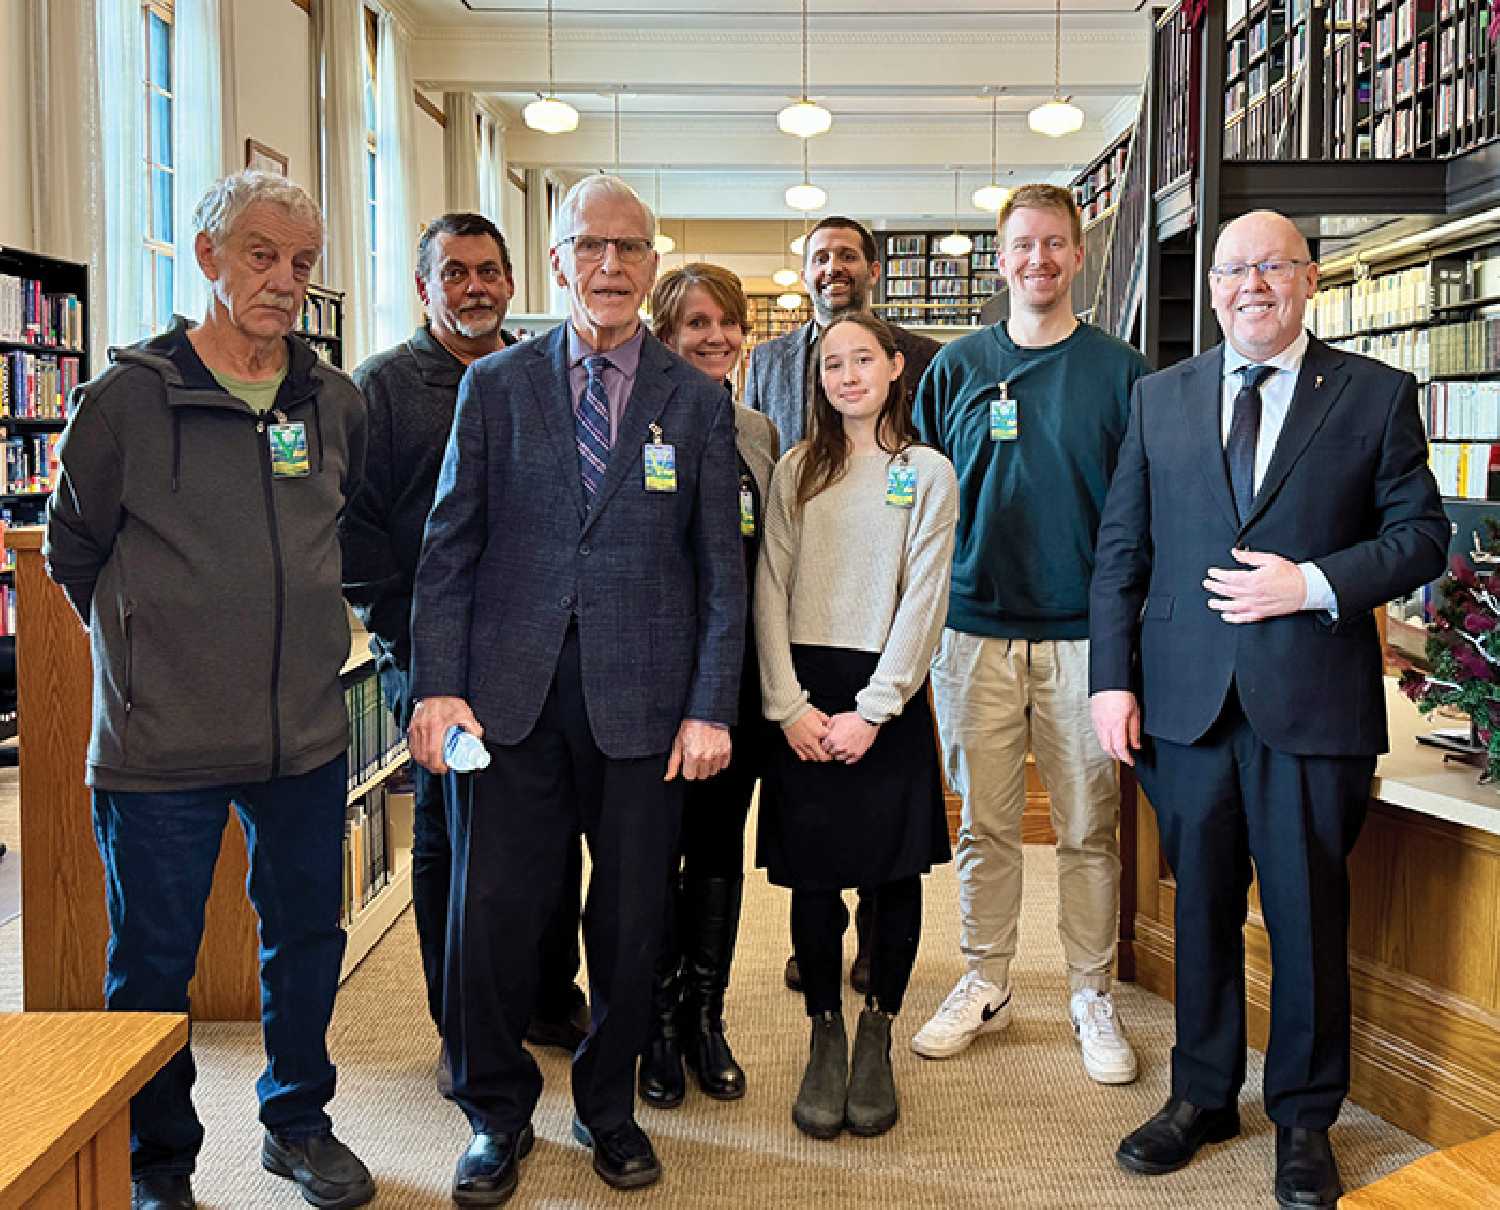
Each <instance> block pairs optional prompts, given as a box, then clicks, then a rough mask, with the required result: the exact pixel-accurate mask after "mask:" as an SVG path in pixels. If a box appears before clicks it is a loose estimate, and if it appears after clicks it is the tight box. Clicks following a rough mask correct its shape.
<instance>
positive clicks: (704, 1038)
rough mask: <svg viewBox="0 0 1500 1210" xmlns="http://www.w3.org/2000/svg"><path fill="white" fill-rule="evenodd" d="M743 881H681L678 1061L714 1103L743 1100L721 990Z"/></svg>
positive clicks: (731, 954)
mask: <svg viewBox="0 0 1500 1210" xmlns="http://www.w3.org/2000/svg"><path fill="white" fill-rule="evenodd" d="M744 884H745V880H744V879H743V878H687V879H684V880H683V915H682V918H681V921H680V925H681V928H682V932H683V942H684V944H683V947H682V948H683V953H684V958H685V961H684V966H683V977H684V980H685V981H686V983H687V989H686V991H685V993H684V995H683V1002H682V1030H683V1035H684V1037H685V1044H684V1047H683V1057H684V1058H685V1059H686V1060H687V1065H688V1068H689V1070H691V1071H692V1073H693V1074H694V1075H695V1076H697V1077H698V1087H699V1088H701V1089H703V1091H704V1093H705V1094H706V1095H708V1096H711V1097H713V1098H714V1099H715V1100H719V1101H735V1100H738V1099H739V1098H740V1097H742V1096H744V1095H745V1072H744V1069H743V1068H741V1067H740V1065H739V1064H738V1063H736V1062H735V1061H734V1052H733V1051H732V1050H730V1049H729V1041H728V1039H727V1038H725V1037H724V990H725V988H727V987H728V986H729V966H730V963H731V962H733V961H734V941H735V937H736V935H737V934H738V933H739V928H740V899H741V895H742V892H743V889H744Z"/></svg>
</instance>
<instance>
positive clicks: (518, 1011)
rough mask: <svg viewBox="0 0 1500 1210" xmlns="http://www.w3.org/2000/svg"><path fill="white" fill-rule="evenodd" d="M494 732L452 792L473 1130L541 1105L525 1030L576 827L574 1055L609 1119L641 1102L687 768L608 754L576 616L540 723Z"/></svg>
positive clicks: (460, 1012)
mask: <svg viewBox="0 0 1500 1210" xmlns="http://www.w3.org/2000/svg"><path fill="white" fill-rule="evenodd" d="M486 746H487V747H488V749H489V753H490V758H491V763H490V766H489V768H488V769H485V770H484V771H483V772H481V773H478V774H474V775H471V776H470V777H469V778H468V779H467V783H468V784H467V785H463V786H461V787H460V792H459V793H456V794H454V795H452V796H451V798H450V804H449V818H448V824H449V835H450V836H451V838H452V842H453V888H452V896H451V899H450V903H449V913H448V946H447V966H446V978H445V981H444V990H443V1037H444V1040H445V1041H446V1043H447V1047H448V1055H449V1059H450V1062H451V1065H452V1069H453V1092H452V1094H451V1095H452V1099H453V1100H454V1101H455V1102H457V1104H458V1105H459V1106H460V1108H462V1109H463V1111H464V1113H465V1114H466V1115H467V1116H468V1119H469V1122H470V1124H471V1125H472V1126H473V1128H474V1129H475V1130H487V1131H493V1132H503V1133H512V1134H513V1133H514V1132H516V1131H518V1130H520V1129H521V1127H522V1126H524V1125H525V1124H526V1123H527V1122H529V1121H530V1120H531V1114H532V1110H533V1109H534V1108H535V1107H536V1102H537V1098H538V1097H539V1096H540V1095H541V1090H542V1076H541V1072H540V1071H539V1070H538V1068H537V1065H536V1062H535V1060H533V1059H532V1057H531V1055H530V1054H529V1053H528V1052H527V1051H526V1049H525V1048H524V1046H523V1045H522V1040H523V1038H524V1036H525V1032H526V1024H527V1021H528V1020H529V1019H530V1017H531V1013H532V1007H533V1003H534V1001H535V998H536V992H537V974H538V951H539V946H540V942H541V939H542V937H543V936H544V935H545V933H546V929H547V923H548V921H549V919H550V918H551V916H552V914H553V913H554V911H555V910H556V907H557V903H558V900H559V898H560V896H561V895H562V894H563V893H564V891H565V889H566V883H567V879H568V868H569V859H568V852H569V846H570V845H572V844H573V843H574V842H575V841H576V838H577V837H578V835H579V834H580V833H582V834H583V835H584V836H585V837H586V838H587V840H588V846H589V858H590V861H591V862H592V870H591V874H590V879H589V886H588V897H587V901H586V903H585V906H584V911H583V942H584V950H585V953H586V954H587V956H588V964H589V987H590V992H591V1001H592V1002H591V1009H592V1023H591V1027H590V1030H589V1036H588V1038H587V1040H586V1041H585V1042H584V1044H583V1045H582V1046H581V1047H579V1050H578V1053H577V1054H576V1055H575V1056H574V1057H573V1103H574V1105H575V1107H576V1108H577V1111H578V1116H579V1117H580V1118H581V1119H582V1120H583V1122H584V1123H585V1125H587V1126H589V1127H590V1128H592V1129H595V1130H609V1129H612V1128H614V1127H616V1126H619V1125H620V1124H622V1123H623V1122H625V1121H626V1120H627V1119H629V1118H630V1117H631V1116H632V1114H633V1111H634V1104H635V1063H636V1056H637V1055H639V1054H640V1052H641V1049H642V1047H643V1046H644V1044H645V1041H646V1033H647V1023H648V1019H649V1014H650V1000H651V978H652V968H653V964H654V962H655V959H656V953H657V946H658V943H659V934H660V929H661V917H662V898H663V896H662V887H663V886H664V885H665V884H666V879H667V870H668V867H669V865H670V863H671V860H672V857H673V854H674V853H675V851H676V845H677V837H678V827H679V823H680V819H681V814H682V789H681V787H682V782H681V781H680V780H674V781H671V782H664V781H663V780H662V777H663V775H664V774H665V772H666V765H667V754H666V753H665V752H663V753H661V754H659V755H656V756H650V757H644V758H641V759H638V760H614V759H611V758H609V757H607V756H605V755H604V754H603V753H602V752H600V751H599V748H598V746H597V745H596V744H595V743H594V738H593V735H592V734H591V732H590V730H589V723H588V716H587V712H586V710H585V706H584V698H583V683H582V678H581V675H580V671H579V653H578V637H577V631H576V629H573V630H570V631H569V633H568V637H567V639H566V641H565V642H564V644H563V649H562V654H561V655H560V657H559V659H558V666H557V672H556V674H555V675H554V678H553V682H552V687H551V689H550V690H549V692H548V694H547V700H546V703H545V704H544V705H543V707H542V713H541V717H540V718H539V719H538V721H537V725H536V727H535V729H534V730H533V731H532V733H531V734H530V735H528V736H527V737H526V738H525V739H524V740H522V741H521V742H520V743H518V744H513V745H502V744H487V745H486Z"/></svg>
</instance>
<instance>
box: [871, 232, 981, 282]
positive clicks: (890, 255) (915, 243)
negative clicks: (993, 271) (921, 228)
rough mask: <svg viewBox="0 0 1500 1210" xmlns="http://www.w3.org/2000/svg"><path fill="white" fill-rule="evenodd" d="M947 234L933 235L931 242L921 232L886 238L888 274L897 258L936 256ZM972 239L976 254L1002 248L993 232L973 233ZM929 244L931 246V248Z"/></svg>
mask: <svg viewBox="0 0 1500 1210" xmlns="http://www.w3.org/2000/svg"><path fill="white" fill-rule="evenodd" d="M946 234H947V232H942V233H940V234H937V235H933V236H931V237H930V241H929V237H928V236H926V235H923V234H921V233H920V232H908V233H904V234H902V235H888V236H886V237H885V255H886V265H887V268H886V272H887V273H890V272H891V269H890V267H889V266H890V265H891V264H893V263H895V260H894V258H897V257H907V256H915V257H923V256H926V255H927V254H928V253H929V252H931V253H932V254H933V255H934V256H936V255H937V254H938V253H939V252H940V251H941V250H940V249H939V248H938V241H939V240H941V239H942V238H943V236H945V235H946ZM971 237H972V239H973V240H974V251H975V252H994V251H996V250H997V249H998V248H999V246H1000V245H999V243H998V242H997V237H996V235H995V233H994V232H993V231H978V232H973V233H972V235H971ZM929 242H930V245H931V246H930V247H929Z"/></svg>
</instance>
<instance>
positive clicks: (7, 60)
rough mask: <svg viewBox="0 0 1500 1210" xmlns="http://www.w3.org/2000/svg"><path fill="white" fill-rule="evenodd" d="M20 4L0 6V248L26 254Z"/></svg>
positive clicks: (25, 102) (26, 77)
mask: <svg viewBox="0 0 1500 1210" xmlns="http://www.w3.org/2000/svg"><path fill="white" fill-rule="evenodd" d="M30 58H31V55H30V49H29V41H28V38H27V20H26V0H0V163H3V164H4V169H3V171H0V244H11V245H13V246H15V247H19V248H26V249H28V250H34V249H32V236H31V159H30V147H31V96H30V88H31V81H30V73H29V68H28V63H29V61H30Z"/></svg>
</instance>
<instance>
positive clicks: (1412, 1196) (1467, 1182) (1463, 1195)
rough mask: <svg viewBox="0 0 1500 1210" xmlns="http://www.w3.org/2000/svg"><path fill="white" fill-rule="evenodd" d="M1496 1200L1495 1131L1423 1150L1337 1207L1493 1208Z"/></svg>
mask: <svg viewBox="0 0 1500 1210" xmlns="http://www.w3.org/2000/svg"><path fill="white" fill-rule="evenodd" d="M1496 1206H1500V1131H1496V1132H1495V1133H1494V1134H1489V1135H1485V1137H1484V1138H1482V1139H1475V1140H1474V1141H1473V1142H1472V1143H1460V1144H1459V1145H1458V1146H1457V1147H1449V1148H1447V1149H1446V1150H1444V1151H1435V1152H1433V1153H1432V1154H1431V1155H1424V1156H1423V1157H1422V1158H1421V1159H1419V1160H1415V1161H1413V1162H1412V1163H1410V1164H1408V1165H1407V1166H1406V1167H1405V1168H1398V1169H1397V1170H1396V1171H1395V1172H1393V1173H1391V1174H1390V1175H1389V1176H1386V1177H1382V1178H1381V1179H1380V1180H1378V1181H1375V1182H1374V1183H1373V1184H1369V1185H1366V1186H1365V1187H1364V1188H1363V1189H1356V1190H1355V1191H1354V1192H1353V1193H1346V1194H1345V1195H1344V1196H1343V1197H1342V1198H1341V1199H1340V1200H1339V1207H1340V1210H1415V1208H1416V1207H1420V1208H1421V1210H1494V1207H1496Z"/></svg>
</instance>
